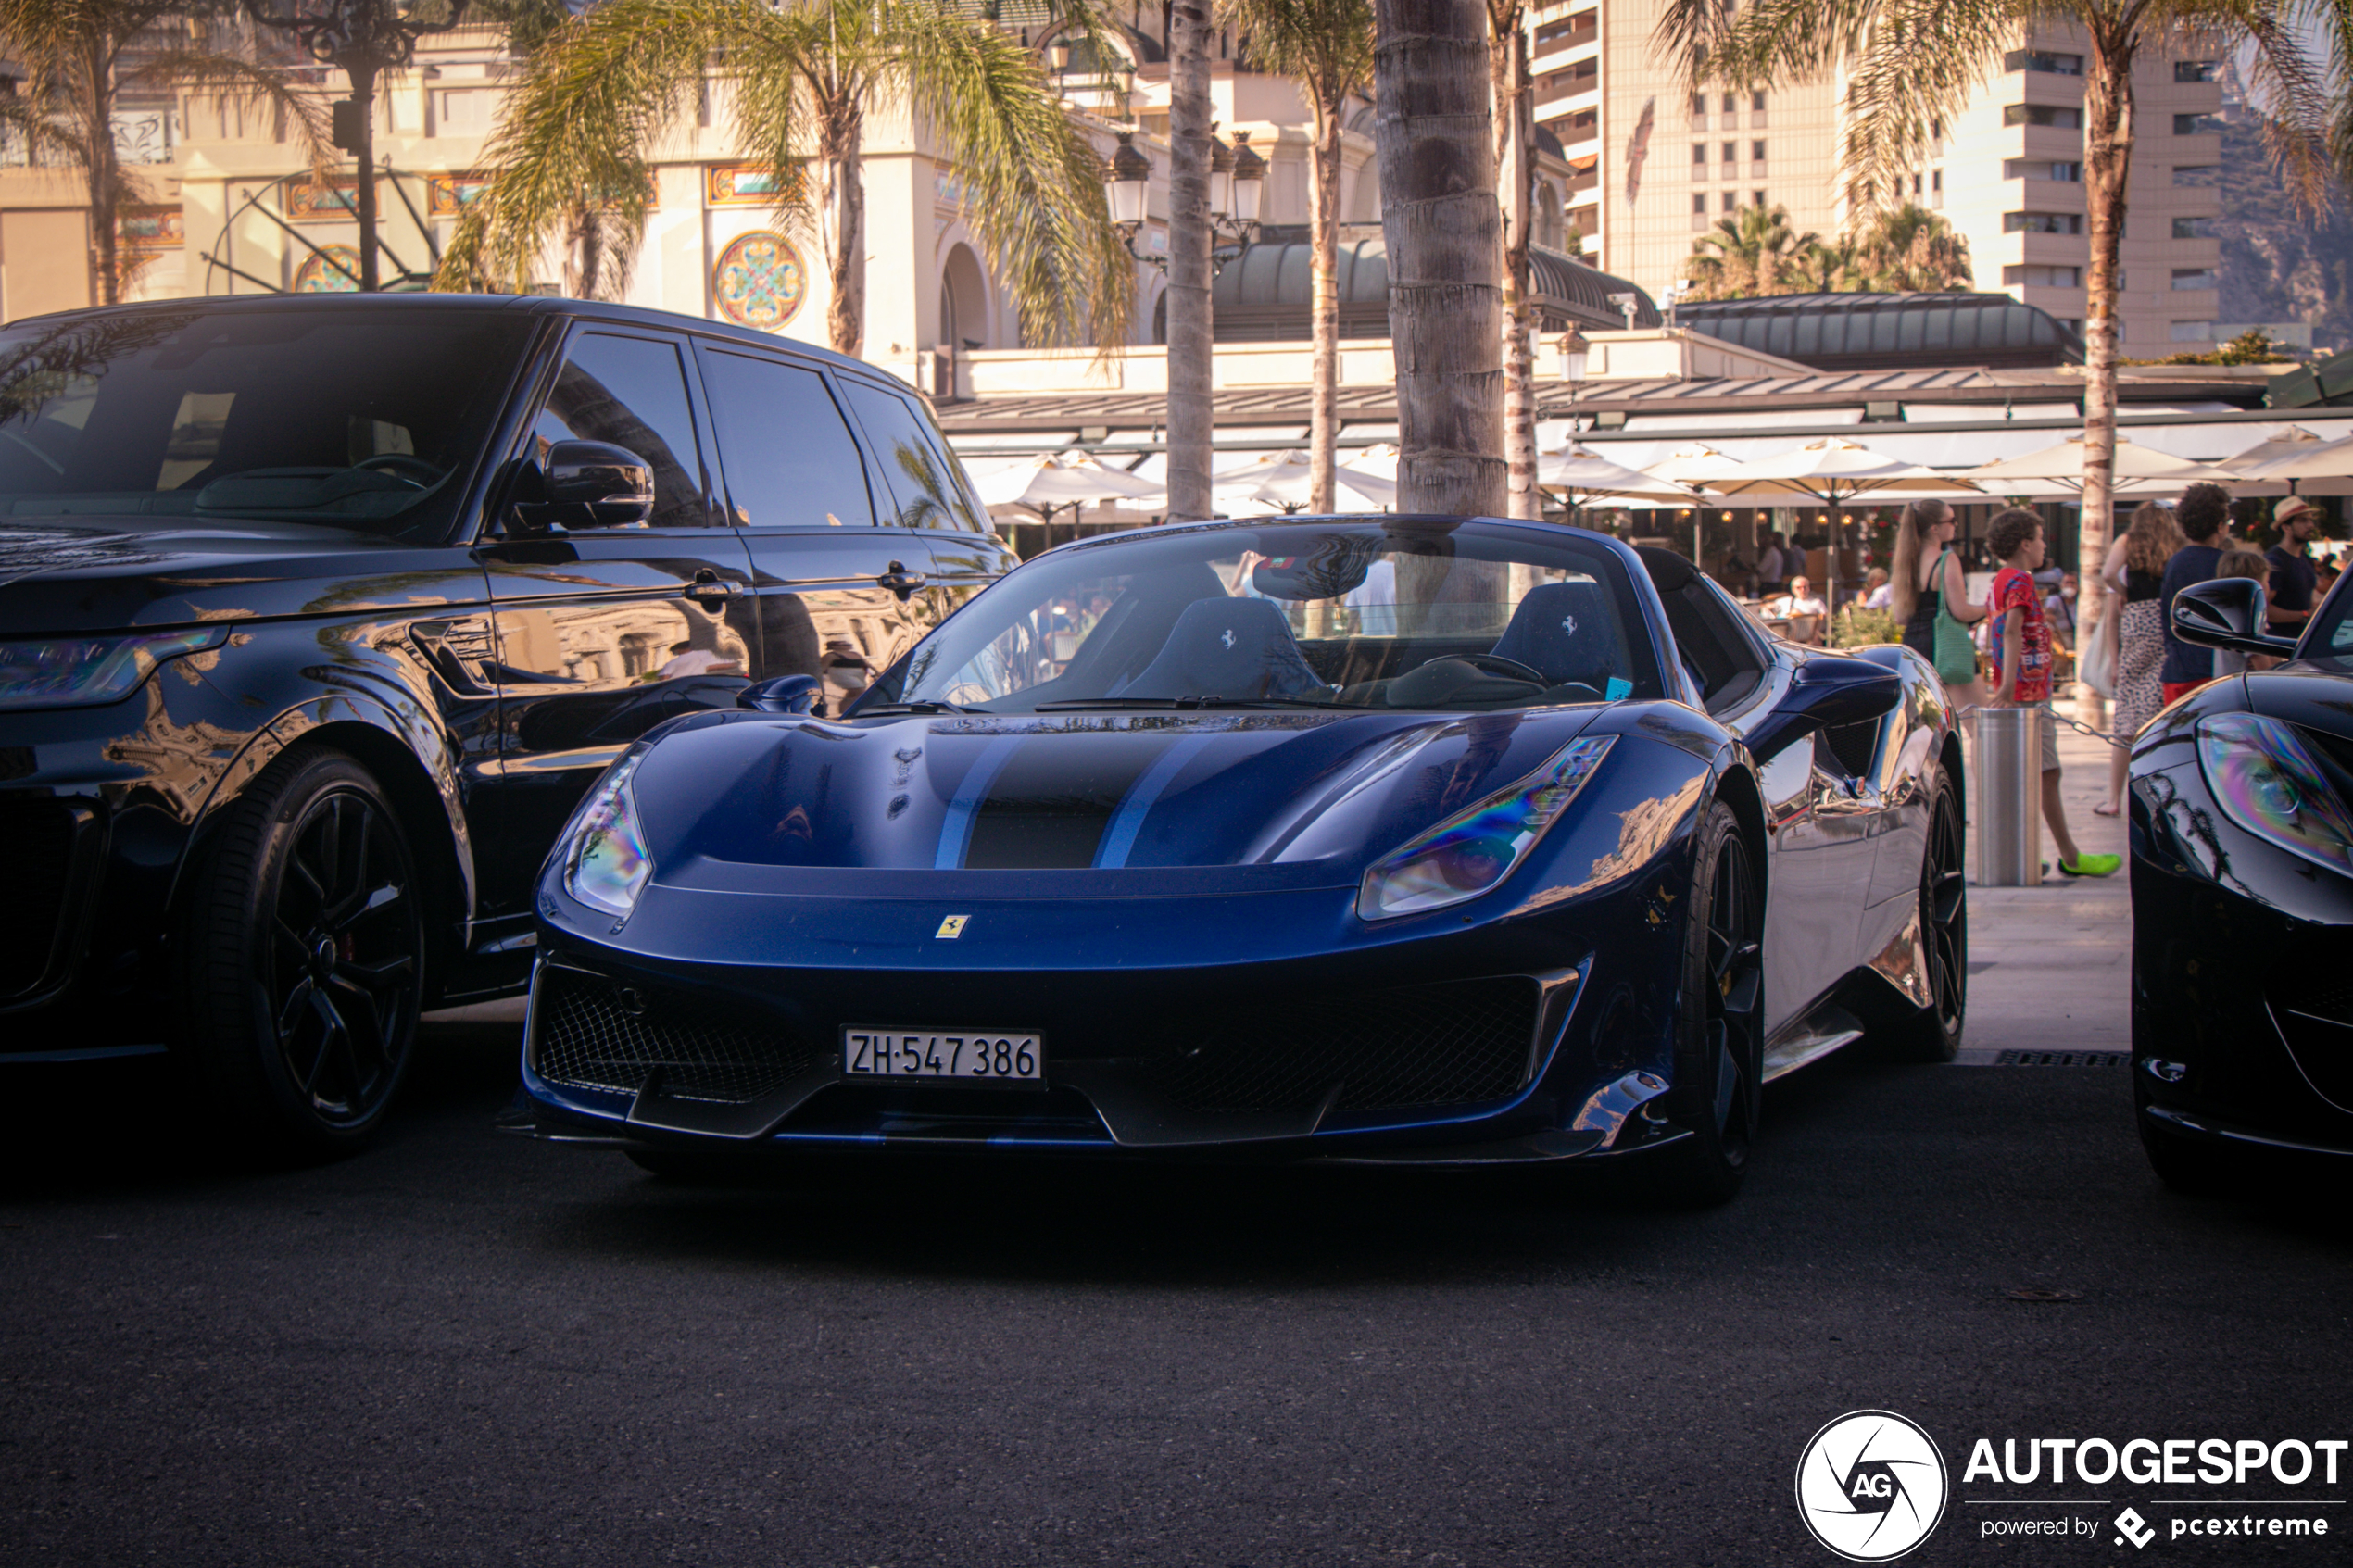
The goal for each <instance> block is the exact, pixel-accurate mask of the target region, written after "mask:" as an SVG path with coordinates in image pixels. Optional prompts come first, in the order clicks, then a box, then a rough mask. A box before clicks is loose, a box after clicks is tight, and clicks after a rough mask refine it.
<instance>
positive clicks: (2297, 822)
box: [2197, 713, 2353, 872]
mask: <svg viewBox="0 0 2353 1568" xmlns="http://www.w3.org/2000/svg"><path fill="white" fill-rule="evenodd" d="M2197 763H2198V767H2199V769H2200V770H2201V771H2203V772H2204V773H2205V774H2206V787H2207V788H2208V791H2210V792H2211V793H2212V794H2213V797H2214V799H2215V803H2216V804H2217V805H2219V806H2221V808H2222V814H2223V815H2224V816H2226V817H2228V818H2230V819H2231V821H2233V822H2236V823H2237V824H2238V825H2239V826H2241V827H2243V828H2245V829H2246V831H2247V832H2249V833H2251V834H2254V835H2255V836H2256V837H2258V838H2260V839H2263V840H2265V841H2266V842H2268V843H2271V844H2276V845H2278V846H2279V847H2281V848H2283V849H2284V850H2286V851H2287V852H2288V853H2289V854H2291V855H2300V856H2302V857H2303V858H2304V859H2308V860H2310V861H2312V862H2313V863H2315V864H2316V865H2322V866H2326V867H2327V868H2328V869H2329V870H2331V871H2333V872H2353V813H2348V812H2347V809H2346V804H2345V802H2344V801H2343V800H2342V799H2340V798H2338V797H2337V793H2336V790H2335V789H2334V787H2333V786H2332V785H2331V784H2330V783H2329V778H2328V773H2327V771H2325V770H2324V769H2323V768H2322V766H2321V764H2320V762H2319V760H2318V759H2315V758H2314V757H2313V755H2312V753H2311V750H2310V748H2309V746H2306V745H2305V743H2304V740H2303V737H2302V736H2300V735H2298V734H2296V731H2295V729H2294V728H2293V727H2292V726H2290V725H2287V724H2283V723H2281V722H2280V721H2278V720H2276V719H2265V718H2261V717H2259V715H2256V714H2253V713H2217V714H2215V715H2213V716H2212V717H2210V718H2206V719H2201V720H2199V721H2198V722H2197Z"/></svg>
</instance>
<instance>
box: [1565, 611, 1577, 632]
mask: <svg viewBox="0 0 2353 1568" xmlns="http://www.w3.org/2000/svg"><path fill="white" fill-rule="evenodd" d="M1561 630H1562V631H1564V632H1566V633H1568V634H1569V635H1570V636H1572V637H1574V636H1575V635H1577V617H1575V616H1573V615H1564V616H1562V617H1561Z"/></svg>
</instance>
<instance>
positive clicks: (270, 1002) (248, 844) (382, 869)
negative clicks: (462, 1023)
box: [182, 747, 424, 1158]
mask: <svg viewBox="0 0 2353 1568" xmlns="http://www.w3.org/2000/svg"><path fill="white" fill-rule="evenodd" d="M182 935H183V941H182V953H183V959H182V1004H183V1007H184V1013H183V1017H184V1019H185V1022H186V1026H187V1030H188V1036H189V1044H190V1046H191V1047H192V1051H191V1055H192V1057H193V1060H194V1065H195V1068H196V1069H197V1071H198V1072H199V1073H200V1074H201V1076H202V1077H203V1079H204V1082H205V1085H206V1086H207V1088H208V1090H209V1091H210V1093H211V1095H212V1097H213V1098H214V1099H215V1100H216V1101H217V1102H219V1104H220V1109H221V1110H223V1111H225V1112H226V1113H227V1114H228V1115H230V1116H231V1117H232V1118H233V1119H234V1120H235V1121H237V1122H239V1123H243V1124H244V1126H245V1128H246V1129H247V1130H248V1131H249V1132H250V1133H251V1134H253V1135H257V1136H258V1137H259V1138H260V1139H261V1140H262V1141H263V1142H264V1143H266V1144H267V1145H269V1146H271V1148H273V1149H274V1150H275V1151H277V1152H280V1153H285V1154H292V1155H296V1156H303V1157H310V1158H317V1157H320V1156H325V1155H333V1154H337V1153H342V1152H345V1151H347V1150H350V1149H353V1148H359V1146H360V1145H361V1144H364V1143H365V1142H366V1141H367V1140H368V1139H369V1138H370V1137H371V1136H372V1135H374V1133H375V1131H376V1128H377V1126H378V1125H379V1124H380V1123H382V1121H383V1120H384V1110H385V1108H386V1107H388V1106H389V1105H390V1104H391V1103H392V1098H393V1095H394V1092H395V1091H396V1090H397V1089H398V1088H399V1086H400V1080H401V1077H402V1075H403V1074H404V1073H406V1072H407V1070H408V1067H409V1055H410V1051H411V1047H413V1045H414V1043H415V1038H416V1029H417V1013H418V1009H419V1004H420V998H421V997H422V991H423V985H422V982H423V967H424V921H423V909H422V897H421V893H420V889H419V886H418V882H417V876H416V862H415V860H414V858H413V857H412V856H411V855H410V854H409V844H408V840H407V838H406V836H405V835H404V834H402V832H401V830H400V822H399V820H398V818H397V817H396V816H395V815H394V813H393V810H392V807H391V805H390V803H389V802H388V801H386V800H385V798H384V793H383V791H381V790H380V789H378V788H377V786H376V783H375V781H374V779H372V778H371V777H370V776H369V774H368V771H367V770H366V769H364V768H362V767H360V766H359V763H357V762H355V761H354V760H352V759H350V758H349V757H347V756H346V755H344V754H343V753H342V752H339V751H330V750H327V749H325V748H323V747H298V748H296V749H295V750H292V751H289V752H287V753H286V754H285V755H284V756H283V757H281V758H279V759H278V760H277V761H276V762H274V763H272V764H271V766H270V768H269V769H268V770H267V771H264V772H263V774H262V776H261V777H260V778H259V779H258V780H257V781H256V782H255V784H254V785H253V787H252V788H250V789H249V790H247V791H246V792H245V796H244V797H242V798H241V799H239V800H238V801H237V802H236V803H235V804H234V805H233V806H232V807H230V808H229V809H228V814H227V817H226V818H225V820H223V821H222V822H221V823H220V826H219V828H218V829H217V830H216V832H215V833H214V834H213V838H212V842H211V844H210V846H209V847H208V849H207V852H206V855H205V859H204V862H203V865H202V869H201V871H200V872H199V873H198V878H197V882H196V885H195V893H194V896H193V897H191V898H190V900H189V904H188V913H187V925H186V927H185V930H184V932H183V934H182Z"/></svg>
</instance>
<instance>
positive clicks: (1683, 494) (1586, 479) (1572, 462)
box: [1536, 441, 1721, 508]
mask: <svg viewBox="0 0 2353 1568" xmlns="http://www.w3.org/2000/svg"><path fill="white" fill-rule="evenodd" d="M1536 483H1538V484H1539V485H1540V486H1541V487H1542V488H1544V489H1546V490H1558V491H1562V492H1564V493H1565V494H1566V495H1567V500H1568V504H1569V506H1570V507H1572V508H1575V507H1581V506H1583V505H1584V504H1585V503H1586V502H1588V501H1602V500H1619V499H1642V500H1655V501H1666V502H1668V503H1670V504H1673V505H1678V506H1688V505H1690V504H1691V503H1692V500H1693V499H1694V498H1696V499H1699V500H1710V499H1720V498H1721V496H1720V495H1719V493H1718V492H1716V491H1713V490H1707V489H1704V488H1700V487H1697V486H1695V485H1692V484H1689V483H1682V482H1680V481H1677V480H1672V479H1661V478H1658V477H1656V476H1655V475H1653V474H1648V473H1645V472H1643V471H1642V470H1641V469H1629V468H1628V467H1627V466H1626V465H1625V464H1623V463H1620V462H1616V461H1613V460H1612V459H1610V458H1605V457H1604V456H1602V454H1600V453H1599V452H1596V451H1594V450H1593V449H1592V447H1590V446H1579V445H1577V444H1576V443H1575V442H1573V441H1572V442H1570V443H1568V444H1567V445H1565V446H1562V447H1559V448H1557V449H1556V450H1554V451H1551V452H1541V453H1539V454H1538V455H1537V458H1536Z"/></svg>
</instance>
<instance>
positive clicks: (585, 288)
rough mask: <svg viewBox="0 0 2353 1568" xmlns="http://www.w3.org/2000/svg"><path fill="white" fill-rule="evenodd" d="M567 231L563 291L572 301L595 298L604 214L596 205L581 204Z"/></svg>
mask: <svg viewBox="0 0 2353 1568" xmlns="http://www.w3.org/2000/svg"><path fill="white" fill-rule="evenodd" d="M567 228H568V230H569V232H568V233H567V235H566V236H565V243H566V247H567V248H568V249H569V250H570V252H571V254H570V255H569V256H568V257H566V258H565V267H564V270H565V272H566V273H567V274H568V276H567V277H566V278H565V279H564V282H565V285H566V286H565V289H564V292H565V293H566V294H569V295H572V297H573V298H574V299H594V298H596V297H597V284H598V272H599V270H601V263H602V262H603V260H604V249H605V237H604V214H603V212H602V211H601V210H599V209H598V207H597V205H596V204H595V203H593V202H582V203H581V204H580V205H579V206H578V207H573V209H572V222H571V223H570V224H569V225H567Z"/></svg>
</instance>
